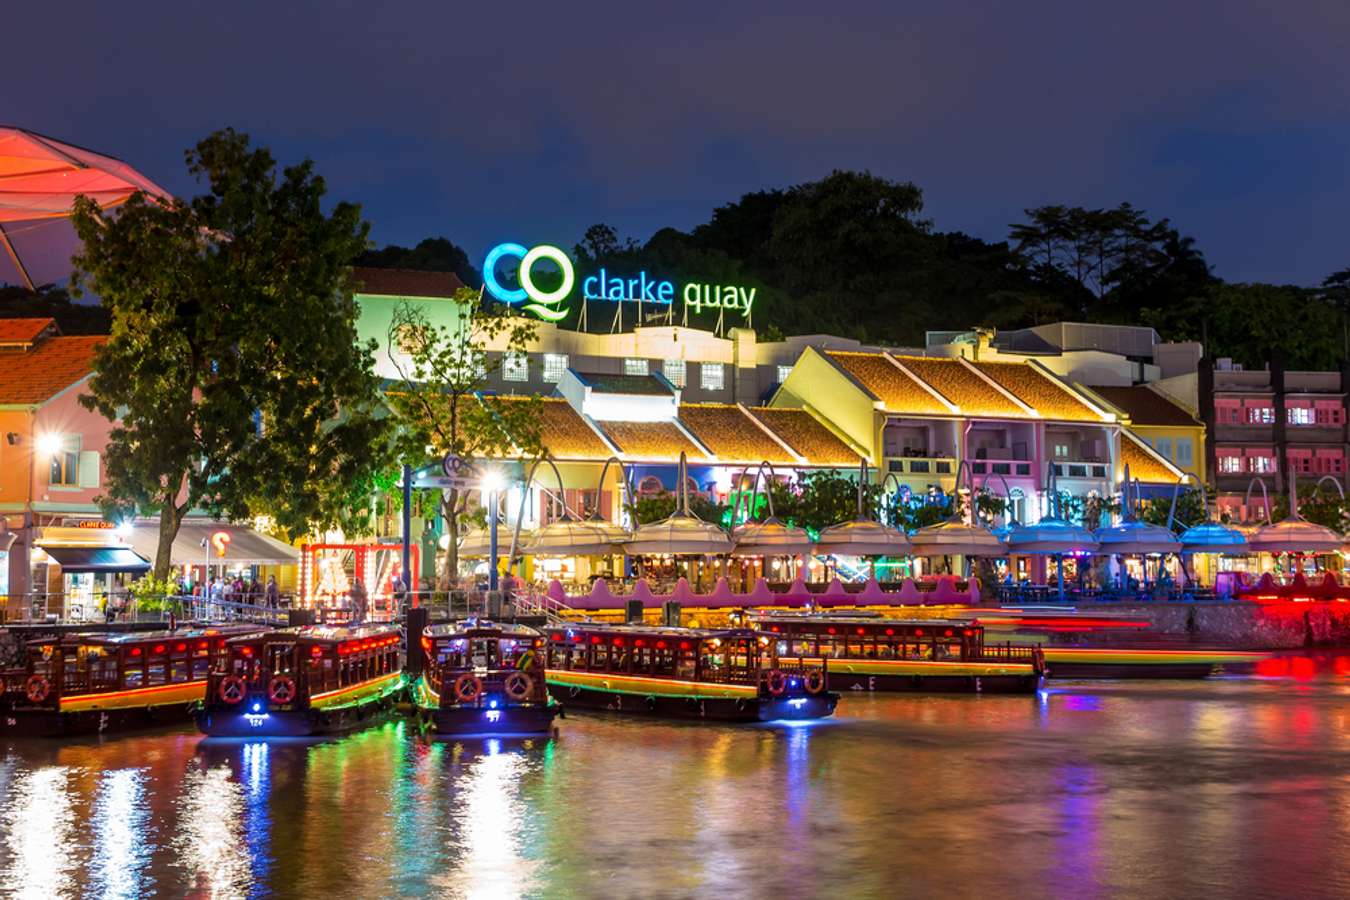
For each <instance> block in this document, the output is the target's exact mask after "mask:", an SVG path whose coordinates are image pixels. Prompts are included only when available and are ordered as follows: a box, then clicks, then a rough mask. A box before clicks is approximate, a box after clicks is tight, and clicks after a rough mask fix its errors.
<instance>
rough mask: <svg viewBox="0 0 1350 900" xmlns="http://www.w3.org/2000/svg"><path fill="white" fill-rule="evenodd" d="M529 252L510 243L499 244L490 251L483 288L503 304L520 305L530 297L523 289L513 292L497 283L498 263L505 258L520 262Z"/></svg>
mask: <svg viewBox="0 0 1350 900" xmlns="http://www.w3.org/2000/svg"><path fill="white" fill-rule="evenodd" d="M527 252H528V251H527V250H526V249H525V248H524V247H523V246H521V245H520V244H513V243H510V242H507V243H505V244H498V245H497V246H495V247H493V248H492V249H491V250H489V251H488V255H487V258H486V259H484V260H483V286H484V287H486V288H487V289H488V293H490V294H492V296H494V297H496V298H497V299H498V300H500V301H502V302H503V303H520V302H521V301H523V300H524V299H525V298H526V297H528V296H529V295H528V294H526V293H525V289H524V288H523V287H522V288H516V289H515V290H514V291H512V290H508V289H506V288H504V287H502V285H501V284H500V283H499V282H498V281H497V263H499V262H501V260H502V259H503V258H505V257H515V259H516V260H517V262H519V261H520V260H523V259H524V258H525V254H526V253H527Z"/></svg>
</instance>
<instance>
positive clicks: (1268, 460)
mask: <svg viewBox="0 0 1350 900" xmlns="http://www.w3.org/2000/svg"><path fill="white" fill-rule="evenodd" d="M1248 459H1250V460H1251V470H1252V471H1253V472H1258V473H1262V474H1264V473H1269V472H1274V471H1275V457H1273V456H1251V457H1248Z"/></svg>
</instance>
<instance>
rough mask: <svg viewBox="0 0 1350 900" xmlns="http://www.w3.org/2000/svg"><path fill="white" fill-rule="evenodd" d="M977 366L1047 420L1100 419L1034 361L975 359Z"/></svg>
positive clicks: (1084, 420) (1090, 420)
mask: <svg viewBox="0 0 1350 900" xmlns="http://www.w3.org/2000/svg"><path fill="white" fill-rule="evenodd" d="M972 365H973V366H975V368H977V369H979V370H980V371H981V372H983V373H984V374H986V375H988V376H989V377H990V378H992V379H993V380H994V381H996V382H998V384H999V386H1000V387H1002V388H1003V389H1004V390H1006V391H1008V392H1009V393H1010V394H1012V395H1013V396H1014V397H1016V398H1017V399H1018V400H1021V401H1022V402H1023V403H1025V404H1026V405H1027V406H1030V407H1031V408H1032V409H1034V410H1036V412H1038V413H1040V414H1041V415H1042V416H1043V417H1045V418H1047V419H1060V420H1063V421H1069V422H1100V421H1102V417H1101V416H1099V415H1097V414H1096V413H1095V412H1093V411H1092V410H1091V409H1089V408H1088V407H1087V406H1085V405H1084V404H1083V403H1082V401H1080V400H1079V399H1078V398H1077V397H1075V396H1074V395H1073V394H1071V393H1070V392H1069V390H1068V388H1066V387H1064V386H1063V385H1061V384H1060V383H1059V382H1057V381H1054V380H1053V379H1051V378H1048V377H1046V376H1045V375H1043V374H1041V373H1040V372H1038V371H1037V370H1036V369H1035V368H1034V367H1032V365H1031V364H1030V363H1005V362H975V363H972Z"/></svg>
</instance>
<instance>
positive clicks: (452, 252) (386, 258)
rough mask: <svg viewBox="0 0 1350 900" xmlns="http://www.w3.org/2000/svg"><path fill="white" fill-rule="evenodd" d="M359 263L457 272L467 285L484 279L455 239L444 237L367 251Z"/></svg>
mask: <svg viewBox="0 0 1350 900" xmlns="http://www.w3.org/2000/svg"><path fill="white" fill-rule="evenodd" d="M355 263H356V265H358V266H371V267H373V268H376V269H420V270H422V271H424V272H454V273H455V274H456V275H458V276H459V280H460V281H462V282H464V283H465V284H467V285H472V286H477V285H478V284H480V283H481V282H482V278H481V276H480V274H479V272H478V269H476V268H474V266H473V264H472V263H471V262H469V255H468V254H467V253H465V252H464V250H463V249H462V248H461V247H459V246H457V245H456V244H455V243H454V242H452V241H450V240H449V239H447V238H443V237H434V238H425V239H423V240H421V241H419V242H418V244H417V246H416V247H400V246H398V245H396V244H390V245H388V246H387V247H381V248H380V249H378V250H366V251H365V252H363V253H362V254H361V255H360V256H358V257H357V258H356V260H355Z"/></svg>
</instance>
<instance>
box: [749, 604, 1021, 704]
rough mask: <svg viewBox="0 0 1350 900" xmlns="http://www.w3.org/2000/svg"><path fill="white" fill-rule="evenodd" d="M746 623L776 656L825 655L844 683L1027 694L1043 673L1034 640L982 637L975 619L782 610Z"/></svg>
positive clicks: (865, 687)
mask: <svg viewBox="0 0 1350 900" xmlns="http://www.w3.org/2000/svg"><path fill="white" fill-rule="evenodd" d="M751 624H752V625H753V626H754V627H755V628H756V629H758V630H759V631H760V632H761V633H764V634H767V635H769V636H770V637H771V638H772V639H773V641H774V643H775V647H776V650H777V652H778V655H779V656H790V657H795V658H800V659H804V660H806V661H808V662H816V661H820V662H828V664H829V668H830V680H831V682H832V683H833V685H834V686H835V687H836V688H837V689H839V690H841V691H843V690H852V691H919V692H934V693H990V694H1030V693H1034V692H1035V691H1036V689H1037V688H1038V687H1039V686H1040V684H1041V678H1042V676H1043V675H1044V674H1045V661H1044V659H1043V658H1042V657H1041V654H1040V650H1039V648H1037V647H1020V646H1016V645H1013V644H986V643H985V639H984V629H983V628H982V627H981V626H980V625H978V624H976V623H973V622H960V621H951V620H945V619H883V618H877V617H870V616H868V617H860V616H841V615H834V616H831V615H792V614H783V615H761V616H756V617H754V618H752V620H751Z"/></svg>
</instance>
